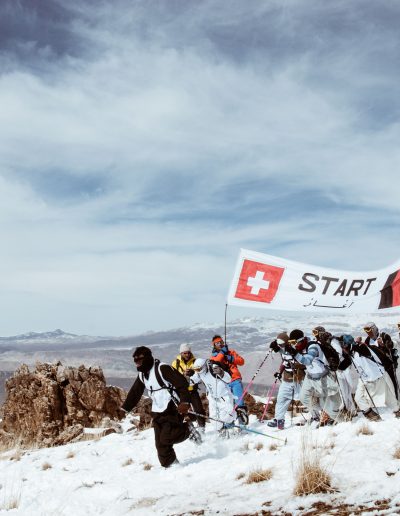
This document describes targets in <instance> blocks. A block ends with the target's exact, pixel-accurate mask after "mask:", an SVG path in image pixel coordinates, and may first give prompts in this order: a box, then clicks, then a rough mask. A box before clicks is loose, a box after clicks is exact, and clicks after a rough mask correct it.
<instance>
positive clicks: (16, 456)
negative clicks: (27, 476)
mask: <svg viewBox="0 0 400 516" xmlns="http://www.w3.org/2000/svg"><path fill="white" fill-rule="evenodd" d="M23 454H24V453H23V452H22V451H21V450H17V451H16V452H15V453H13V454H12V455H11V456H10V460H15V462H18V461H20V460H21V457H22V456H23Z"/></svg>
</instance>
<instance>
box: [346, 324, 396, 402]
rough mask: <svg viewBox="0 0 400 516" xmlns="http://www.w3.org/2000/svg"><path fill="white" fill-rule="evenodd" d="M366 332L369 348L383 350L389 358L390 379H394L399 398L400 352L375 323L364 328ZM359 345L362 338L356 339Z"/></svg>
mask: <svg viewBox="0 0 400 516" xmlns="http://www.w3.org/2000/svg"><path fill="white" fill-rule="evenodd" d="M364 331H365V333H366V334H367V337H366V339H365V341H364V343H365V344H367V345H368V346H377V347H379V349H381V350H382V351H383V352H384V353H385V355H386V356H387V357H388V359H389V361H390V363H391V365H390V366H389V369H388V373H389V375H390V378H391V379H392V382H393V385H394V387H395V393H396V398H397V399H398V397H399V385H398V381H397V375H396V369H397V366H398V359H399V355H398V351H397V348H395V347H394V343H393V341H392V338H391V337H390V335H389V334H388V333H386V332H384V331H382V332H380V331H379V329H378V327H377V326H376V324H375V323H373V322H369V323H367V324H366V325H365V326H364ZM356 342H357V343H358V344H361V343H362V338H361V337H358V338H357V339H356Z"/></svg>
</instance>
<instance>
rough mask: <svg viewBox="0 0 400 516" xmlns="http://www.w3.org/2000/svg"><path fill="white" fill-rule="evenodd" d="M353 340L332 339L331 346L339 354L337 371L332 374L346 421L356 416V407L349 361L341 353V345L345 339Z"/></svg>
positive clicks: (345, 336)
mask: <svg viewBox="0 0 400 516" xmlns="http://www.w3.org/2000/svg"><path fill="white" fill-rule="evenodd" d="M349 337H350V338H353V337H352V336H351V335H341V336H339V337H332V340H331V345H332V347H333V348H334V349H335V350H336V351H337V353H338V354H339V358H340V362H339V366H338V369H337V371H335V372H333V374H334V376H335V377H336V379H337V381H338V383H339V393H340V397H341V399H342V404H341V406H340V410H341V411H342V412H344V415H345V417H346V418H347V419H351V418H352V417H353V416H356V415H357V407H356V405H355V404H354V400H353V394H354V392H355V387H356V386H355V382H354V380H353V377H352V375H351V359H350V357H349V355H348V354H347V353H343V349H342V343H343V341H344V340H345V339H348V338H349Z"/></svg>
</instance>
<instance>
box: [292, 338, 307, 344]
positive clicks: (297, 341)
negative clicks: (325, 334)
mask: <svg viewBox="0 0 400 516" xmlns="http://www.w3.org/2000/svg"><path fill="white" fill-rule="evenodd" d="M303 339H304V337H300V338H299V339H289V344H292V345H293V344H298V343H299V342H301V341H302V340H303Z"/></svg>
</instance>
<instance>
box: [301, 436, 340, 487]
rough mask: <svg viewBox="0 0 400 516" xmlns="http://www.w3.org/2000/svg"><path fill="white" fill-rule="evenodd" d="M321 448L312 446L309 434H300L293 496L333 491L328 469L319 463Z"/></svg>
mask: <svg viewBox="0 0 400 516" xmlns="http://www.w3.org/2000/svg"><path fill="white" fill-rule="evenodd" d="M322 454H323V450H321V448H320V447H318V446H313V444H312V443H311V442H310V436H309V435H308V433H307V432H305V433H304V434H303V436H302V443H301V455H300V461H299V466H298V469H297V472H296V485H295V488H294V495H295V496H306V495H310V494H316V493H331V492H333V491H334V489H333V488H332V484H331V477H330V475H329V473H328V471H327V470H326V469H325V468H324V467H323V466H322V465H321V455H322Z"/></svg>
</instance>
